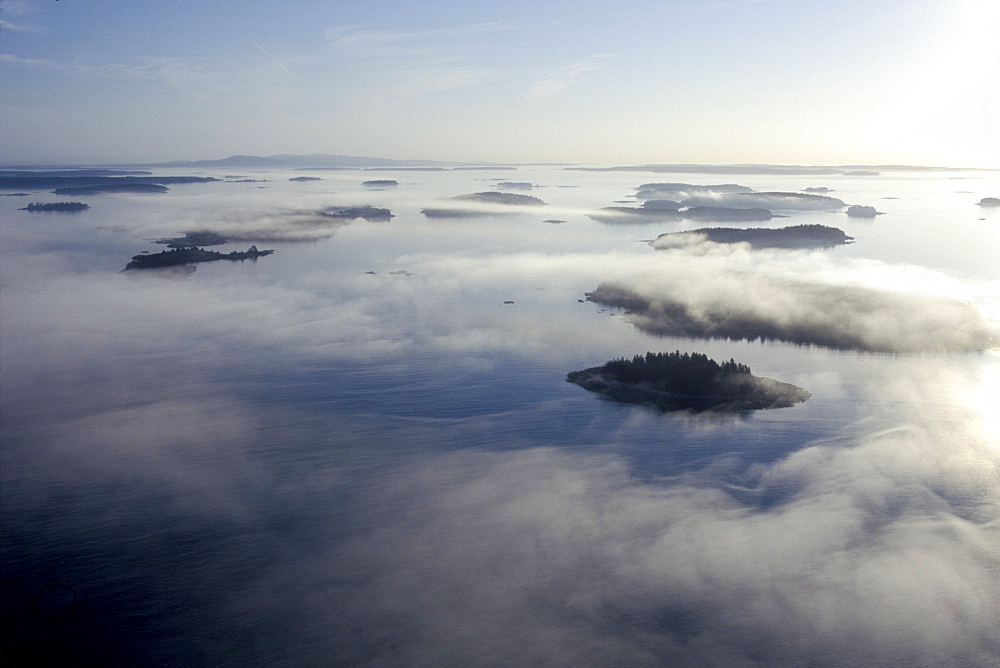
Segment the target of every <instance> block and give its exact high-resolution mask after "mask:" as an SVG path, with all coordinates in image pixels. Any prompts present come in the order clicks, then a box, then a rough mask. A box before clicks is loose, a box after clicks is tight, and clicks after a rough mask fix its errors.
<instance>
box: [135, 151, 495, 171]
mask: <svg viewBox="0 0 1000 668" xmlns="http://www.w3.org/2000/svg"><path fill="white" fill-rule="evenodd" d="M456 165H459V166H473V165H475V166H497V165H495V163H482V162H476V163H455V162H438V161H436V160H392V159H390V158H368V157H361V156H353V155H332V154H329V153H312V154H310V155H294V154H290V153H279V154H278V155H268V156H259V155H231V156H229V157H228V158H221V159H219V160H174V161H172V162H159V163H151V164H145V165H130V166H135V167H182V168H187V167H239V168H243V169H251V168H285V169H289V168H291V169H294V168H306V169H308V168H315V169H338V168H343V169H356V168H359V167H398V168H407V167H411V168H413V167H415V168H420V167H431V168H433V167H444V166H449V167H453V166H456Z"/></svg>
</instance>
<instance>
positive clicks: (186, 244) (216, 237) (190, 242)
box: [153, 232, 229, 248]
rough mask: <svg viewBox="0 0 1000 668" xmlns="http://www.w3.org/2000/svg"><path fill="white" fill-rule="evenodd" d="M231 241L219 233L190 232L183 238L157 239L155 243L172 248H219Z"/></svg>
mask: <svg viewBox="0 0 1000 668" xmlns="http://www.w3.org/2000/svg"><path fill="white" fill-rule="evenodd" d="M228 241H229V240H228V239H227V238H226V237H224V236H222V235H221V234H218V233H217V232H188V233H186V234H185V235H184V236H183V237H172V238H168V239H157V240H156V241H154V242H153V243H157V244H164V245H166V246H168V247H170V248H191V247H192V246H218V245H220V244H224V243H227V242H228Z"/></svg>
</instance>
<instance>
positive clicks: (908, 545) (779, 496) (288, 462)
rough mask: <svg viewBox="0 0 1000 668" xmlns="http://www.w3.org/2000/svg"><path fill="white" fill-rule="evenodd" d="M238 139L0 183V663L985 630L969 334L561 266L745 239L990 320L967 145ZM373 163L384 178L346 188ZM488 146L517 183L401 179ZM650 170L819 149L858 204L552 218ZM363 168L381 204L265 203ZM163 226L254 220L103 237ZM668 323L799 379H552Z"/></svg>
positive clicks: (631, 259) (476, 658)
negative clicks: (595, 152)
mask: <svg viewBox="0 0 1000 668" xmlns="http://www.w3.org/2000/svg"><path fill="white" fill-rule="evenodd" d="M183 173H190V172H183ZM232 173H237V172H232ZM238 173H239V174H240V175H241V176H244V177H248V178H254V179H267V181H266V182H263V183H213V184H198V185H183V186H173V187H172V188H171V192H170V193H168V194H164V195H153V196H137V195H102V196H93V197H88V198H87V201H88V202H89V203H90V204H91V209H90V210H88V211H86V212H83V213H78V214H40V213H28V212H26V211H19V210H17V209H18V208H19V207H21V206H24V205H25V204H26V203H27V202H28V201H59V200H61V199H66V198H61V197H60V196H56V195H51V194H46V193H33V194H32V195H30V196H29V197H3V198H0V207H2V210H0V215H2V217H3V221H4V222H3V265H2V267H0V269H2V279H3V285H2V288H3V298H2V304H0V305H2V309H3V312H2V315H3V331H2V334H3V340H2V344H3V348H2V354H3V368H2V374H3V375H2V380H3V396H2V400H3V421H4V433H3V436H4V466H3V478H4V480H3V483H4V484H3V490H2V495H3V496H2V512H3V526H4V540H3V545H2V550H3V560H4V565H5V568H4V594H3V595H4V615H5V618H4V625H3V628H4V631H3V633H4V636H3V639H4V650H5V652H6V653H7V657H9V659H10V660H11V661H13V662H14V663H15V664H18V663H22V664H25V665H28V664H35V663H39V662H44V661H48V662H52V661H69V662H73V663H76V664H87V663H104V664H137V665H139V664H141V665H155V664H164V665H220V664H224V665H245V664H247V663H251V664H260V665H268V664H273V665H290V664H303V665H353V664H365V663H370V664H373V665H397V664H398V665H413V664H418V665H448V664H452V665H464V664H490V665H497V664H515V665H517V664H535V663H543V664H556V665H585V664H617V665H640V664H663V663H668V664H669V663H695V664H698V663H702V664H717V665H736V664H741V663H743V664H753V663H760V664H770V665H773V664H775V663H782V662H785V663H794V664H802V663H806V664H810V663H813V664H816V663H818V664H850V665H861V664H879V663H881V664H899V665H903V664H908V665H914V664H923V665H944V664H955V663H966V664H968V665H990V664H995V663H996V662H997V661H1000V641H998V638H997V635H996V633H995V629H996V628H998V627H1000V537H998V531H1000V525H998V523H997V519H996V518H997V517H998V516H1000V515H998V514H997V511H998V510H1000V480H998V468H997V467H998V461H1000V434H998V432H997V421H996V409H995V406H996V392H997V389H998V386H997V378H998V374H1000V371H998V369H1000V358H998V356H997V353H996V351H987V352H967V353H966V352H963V353H948V354H944V353H920V354H873V353H860V352H853V351H846V352H845V351H831V350H827V349H822V348H818V347H808V346H795V345H792V344H785V343H780V342H767V343H761V342H745V341H725V340H711V341H704V340H692V339H682V338H657V337H654V336H651V335H648V334H645V333H643V332H641V331H639V330H638V329H636V328H635V327H633V326H632V325H631V324H630V323H629V322H628V321H627V320H626V319H625V318H624V317H623V315H622V314H621V313H620V312H618V311H617V310H615V309H605V308H602V307H600V306H598V305H596V304H594V303H591V302H587V301H583V300H584V294H585V293H586V292H588V291H591V290H593V289H594V288H596V287H597V285H598V284H599V283H601V282H602V281H605V280H641V277H642V276H647V275H654V274H656V273H657V272H658V271H662V270H663V269H664V268H665V267H668V266H676V264H677V263H687V264H684V265H683V266H689V267H691V271H692V272H694V273H692V274H691V280H693V281H710V280H711V277H712V273H713V272H715V271H723V270H727V269H732V270H737V271H743V272H749V273H766V274H769V275H774V276H779V277H784V278H795V279H797V280H804V281H815V282H827V283H833V284H838V285H848V286H866V287H872V288H876V289H881V290H892V291H904V292H912V293H916V294H920V295H926V296H928V298H929V297H941V296H943V297H947V298H950V299H956V300H958V301H962V302H967V303H970V304H973V305H974V306H975V307H976V308H977V309H980V310H981V311H982V312H983V313H985V314H987V315H988V316H989V317H992V318H998V317H1000V262H998V251H1000V210H997V209H993V210H990V209H986V208H980V207H978V206H976V202H978V201H979V200H980V199H981V198H983V197H988V196H1000V178H997V177H996V176H995V175H992V174H990V173H982V172H968V173H947V174H945V175H940V174H931V175H928V174H925V173H893V172H887V173H884V174H882V175H880V176H877V177H872V176H868V177H861V176H824V177H819V176H797V177H791V176H765V175H752V176H743V175H731V176H716V175H699V174H651V173H642V172H584V171H572V170H565V169H562V168H559V167H545V168H542V167H522V168H519V169H517V170H512V171H511V170H504V171H488V170H482V171H477V170H448V171H398V172H392V171H356V170H344V171H324V172H309V174H310V175H316V176H320V177H321V178H322V180H320V181H311V182H304V183H303V182H289V181H288V180H287V179H288V178H289V177H291V176H298V175H301V174H302V173H300V172H287V173H285V172H282V173H278V172H274V173H250V172H238ZM222 174H223V172H219V173H218V174H216V175H218V176H222ZM376 178H378V179H383V178H385V179H396V180H397V181H399V185H398V186H397V187H395V188H391V189H386V190H379V191H372V190H366V189H364V188H362V187H361V182H362V181H364V180H369V179H376ZM506 180H509V181H528V182H531V183H533V184H535V185H536V187H535V188H534V189H532V190H531V191H517V192H524V193H525V194H532V195H534V196H537V197H540V198H541V199H543V200H544V201H545V202H547V206H546V207H544V208H541V209H538V210H534V209H532V210H527V211H524V212H520V213H514V214H509V215H491V216H485V217H476V218H449V219H428V218H426V217H425V216H424V215H423V214H421V213H420V209H421V208H423V207H427V206H435V205H436V204H437V203H438V200H439V199H440V198H443V197H451V196H454V195H461V194H466V193H471V192H477V191H483V190H491V189H493V188H494V187H495V185H496V183H497V182H498V181H506ZM664 181H669V182H686V183H693V184H714V183H740V184H743V185H747V186H750V187H753V188H756V189H758V190H761V191H800V190H802V189H804V188H806V187H815V186H826V187H829V188H831V189H832V190H833V192H831V193H829V194H831V195H832V196H835V197H839V198H841V199H843V200H844V201H845V202H847V203H848V204H863V205H872V206H875V207H876V208H877V209H878V210H879V211H882V212H884V215H880V216H878V217H877V218H875V219H856V218H848V217H847V216H845V215H844V213H843V212H820V213H802V212H798V213H787V217H781V218H775V219H773V220H772V221H771V222H770V223H768V224H767V225H770V226H775V227H777V226H783V225H792V224H799V223H822V224H825V225H833V226H836V227H840V228H841V229H843V230H844V231H845V232H847V234H849V235H851V236H853V237H854V238H855V243H853V244H852V245H849V246H843V247H838V248H832V249H826V250H822V251H794V252H791V251H753V252H751V251H749V250H745V249H743V250H739V249H736V250H733V249H729V250H726V251H723V252H721V254H719V253H716V254H709V255H706V256H705V257H698V256H697V255H690V254H688V255H685V254H683V253H681V254H672V253H664V252H660V251H655V250H653V249H652V248H651V247H650V246H649V245H648V243H646V242H647V241H648V240H650V239H652V238H654V237H655V236H657V235H658V234H661V233H663V232H671V231H681V230H685V229H693V228H696V227H703V226H706V225H705V224H701V223H693V222H691V221H685V222H676V223H654V224H618V225H609V224H605V223H600V222H597V221H594V220H591V219H590V218H588V217H587V215H586V214H587V213H588V212H589V211H592V210H593V209H596V208H599V207H603V206H611V205H614V204H615V203H616V202H619V203H620V202H625V203H628V202H630V201H631V202H634V197H632V196H633V195H634V193H635V189H636V187H637V186H638V185H640V184H642V183H648V182H664ZM362 204H373V205H376V206H381V207H385V208H389V209H390V210H391V211H392V213H393V214H394V218H393V219H392V220H391V221H389V222H365V221H363V220H360V219H359V220H356V221H354V222H352V223H351V224H349V225H345V226H343V227H340V228H339V229H335V230H334V229H331V228H329V226H326V227H324V226H322V225H316V224H309V223H304V224H302V225H297V226H290V225H289V223H288V221H289V220H290V219H291V218H294V215H295V213H294V212H296V211H299V212H301V211H311V210H316V209H320V208H324V207H327V206H349V205H362ZM553 219H557V220H561V221H564V222H560V223H550V222H544V221H546V220H553ZM293 227H294V229H293ZM197 229H219V230H220V231H224V232H227V233H238V232H239V231H247V230H252V232H246V235H247V239H246V240H240V241H233V242H232V243H231V244H228V245H226V246H224V247H221V250H223V251H228V250H243V249H245V248H246V247H247V246H248V245H250V243H256V244H257V245H258V247H260V248H273V249H274V250H275V253H274V254H273V255H271V256H267V257H264V258H261V259H259V260H257V261H246V262H239V263H230V262H214V263H206V264H201V265H198V266H197V269H196V271H194V272H190V273H183V272H173V273H169V272H168V274H170V275H135V274H134V272H130V273H121V269H122V268H123V267H124V266H125V264H126V262H127V261H128V259H129V258H130V256H132V255H134V254H136V253H138V252H140V251H142V250H149V251H151V252H155V251H158V250H160V249H161V248H162V247H160V246H156V245H155V244H153V243H151V241H152V240H153V239H156V238H159V237H166V236H178V235H180V234H181V233H182V232H184V231H189V230H197ZM253 234H258V235H264V236H271V237H272V238H277V239H278V240H271V241H256V240H253V238H252V237H253ZM290 234H292V235H293V237H294V240H291V241H285V240H280V239H287V238H289V235H290ZM369 272H372V273H369ZM394 272H395V273H394ZM161 274H163V272H161ZM507 302H512V303H507ZM675 349H680V350H682V351H696V352H704V353H706V354H708V355H709V356H710V357H714V358H716V359H719V360H722V359H729V358H730V357H733V358H735V359H736V360H737V361H739V362H743V363H746V364H749V365H750V366H751V368H752V369H753V370H754V372H755V373H757V374H758V375H765V376H769V377H773V378H777V379H779V380H783V381H786V382H791V383H795V384H797V385H800V386H802V387H804V388H806V389H808V390H809V391H810V392H811V393H812V397H811V398H810V399H809V400H808V401H807V402H805V403H803V404H800V405H798V406H795V407H794V408H788V409H782V410H774V411H762V412H757V413H753V414H746V415H736V416H705V415H702V416H690V415H662V414H658V413H655V412H652V411H650V410H648V409H645V408H641V407H635V406H627V405H622V404H615V403H612V402H609V401H604V400H601V399H599V398H598V397H597V396H595V395H592V394H590V393H588V392H586V391H584V390H582V389H581V388H579V387H577V386H575V385H572V384H569V383H567V382H566V381H565V376H566V373H567V372H569V371H573V370H577V369H582V368H586V367H590V366H595V365H598V364H601V363H603V362H604V361H606V360H608V359H611V358H613V357H619V356H631V355H633V354H636V353H642V352H646V351H648V350H657V351H658V350H665V351H672V350H675Z"/></svg>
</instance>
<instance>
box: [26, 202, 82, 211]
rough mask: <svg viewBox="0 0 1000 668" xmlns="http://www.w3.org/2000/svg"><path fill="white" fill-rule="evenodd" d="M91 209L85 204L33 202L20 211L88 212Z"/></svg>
mask: <svg viewBox="0 0 1000 668" xmlns="http://www.w3.org/2000/svg"><path fill="white" fill-rule="evenodd" d="M89 208H90V205H89V204H84V203H83V202H46V203H44V204H43V203H41V202H32V203H31V204H29V205H28V206H26V207H23V208H21V209H20V211H65V212H74V211H86V210H87V209H89Z"/></svg>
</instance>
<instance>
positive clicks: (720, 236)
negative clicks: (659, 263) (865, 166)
mask: <svg viewBox="0 0 1000 668" xmlns="http://www.w3.org/2000/svg"><path fill="white" fill-rule="evenodd" d="M704 241H711V242H713V243H717V244H738V243H748V244H750V246H751V247H753V248H831V247H833V246H842V245H845V244H849V243H851V242H853V241H854V237H849V236H847V234H845V233H844V231H843V230H841V229H839V228H836V227H828V226H826V225H815V224H813V225H792V226H790V227H779V228H760V227H751V228H737V227H703V228H701V229H697V230H690V231H687V232H667V233H665V234H661V235H660V236H658V237H656V238H655V239H653V240H652V241H651V242H649V245H650V246H652V247H653V248H656V249H658V250H664V249H668V248H679V247H682V246H689V245H692V244H697V243H702V242H704Z"/></svg>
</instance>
